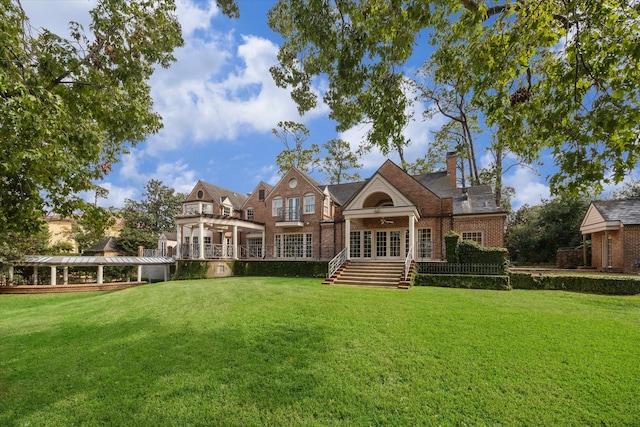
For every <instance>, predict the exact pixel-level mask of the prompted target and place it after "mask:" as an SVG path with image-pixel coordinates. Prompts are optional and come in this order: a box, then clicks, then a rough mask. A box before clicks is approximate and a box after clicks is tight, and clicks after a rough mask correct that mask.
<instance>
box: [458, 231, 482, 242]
mask: <svg viewBox="0 0 640 427" xmlns="http://www.w3.org/2000/svg"><path fill="white" fill-rule="evenodd" d="M461 237H462V240H472V241H474V242H476V243H478V244H480V245H481V244H482V231H463V232H462V236H461Z"/></svg>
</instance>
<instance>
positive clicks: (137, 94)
mask: <svg viewBox="0 0 640 427" xmlns="http://www.w3.org/2000/svg"><path fill="white" fill-rule="evenodd" d="M217 3H218V5H219V6H220V7H221V9H222V11H223V13H225V14H226V15H228V16H230V17H238V16H239V12H238V7H237V4H236V2H235V1H234V0H217ZM175 9H176V6H175V1H174V0H143V1H135V2H132V1H126V0H99V1H98V2H97V5H96V6H95V7H94V8H93V9H92V10H91V11H90V16H91V24H90V25H89V28H83V27H82V26H81V25H80V24H78V23H75V22H71V23H70V24H69V29H70V30H69V34H68V35H67V36H64V35H58V34H54V33H52V32H50V31H49V30H47V29H40V28H38V29H36V28H33V27H32V26H31V24H30V22H29V18H28V16H27V15H26V14H25V12H24V10H23V9H22V6H21V3H20V1H19V0H0V34H1V36H2V37H1V39H0V40H1V41H0V97H1V98H2V102H0V141H2V144H0V201H1V203H0V234H5V233H6V232H8V231H12V232H21V233H29V232H35V231H36V230H38V229H39V228H40V225H39V223H40V222H41V219H42V218H43V217H44V215H45V213H48V212H56V213H58V214H60V215H62V216H70V215H71V214H72V213H73V212H75V211H84V210H85V209H84V208H85V202H84V201H83V200H82V198H81V197H80V195H79V193H80V192H82V191H94V189H95V187H96V185H95V182H96V181H99V180H100V179H101V178H103V177H104V176H105V175H106V174H108V173H109V172H110V170H111V168H112V165H113V164H114V163H116V162H118V161H119V156H120V155H122V154H123V153H126V152H127V150H128V149H129V148H130V147H132V146H134V145H135V144H136V143H138V142H140V141H143V140H144V139H146V137H147V136H148V135H149V134H153V133H156V132H158V130H159V129H160V128H161V127H162V122H161V117H160V116H159V115H158V114H157V113H156V112H154V110H153V101H152V99H151V94H150V87H149V83H148V82H149V78H150V77H151V75H152V73H153V71H154V69H155V68H156V67H159V66H160V67H168V66H170V64H171V63H172V62H173V61H174V60H175V57H174V56H173V51H174V49H176V48H177V47H180V46H182V45H183V40H182V36H181V28H180V24H179V22H178V18H177V16H176V13H175Z"/></svg>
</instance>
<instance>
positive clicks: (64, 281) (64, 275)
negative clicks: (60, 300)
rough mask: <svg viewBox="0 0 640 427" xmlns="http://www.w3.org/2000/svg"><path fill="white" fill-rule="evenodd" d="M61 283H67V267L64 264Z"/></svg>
mask: <svg viewBox="0 0 640 427" xmlns="http://www.w3.org/2000/svg"><path fill="white" fill-rule="evenodd" d="M62 283H63V284H64V285H68V284H69V267H67V266H66V265H65V266H64V268H63V269H62Z"/></svg>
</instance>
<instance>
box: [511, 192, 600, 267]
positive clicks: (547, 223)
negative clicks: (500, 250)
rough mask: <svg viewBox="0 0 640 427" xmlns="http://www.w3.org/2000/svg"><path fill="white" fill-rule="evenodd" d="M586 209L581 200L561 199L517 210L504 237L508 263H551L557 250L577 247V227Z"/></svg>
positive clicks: (578, 228) (579, 242)
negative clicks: (509, 259) (508, 258)
mask: <svg viewBox="0 0 640 427" xmlns="http://www.w3.org/2000/svg"><path fill="white" fill-rule="evenodd" d="M588 206H589V201H588V200H587V199H586V198H584V197H575V196H571V195H563V196H558V197H556V198H554V199H552V200H545V201H543V203H542V204H541V205H537V206H528V205H524V206H522V207H520V209H518V210H517V211H516V212H514V213H513V214H512V215H511V218H509V221H508V225H507V232H506V234H505V245H506V247H507V249H508V250H509V254H510V257H511V260H512V261H518V262H534V263H549V262H554V261H555V259H556V252H557V250H558V248H561V247H576V246H579V245H580V244H581V243H582V237H581V233H580V224H581V223H582V219H583V217H584V215H585V213H586V211H587V208H588Z"/></svg>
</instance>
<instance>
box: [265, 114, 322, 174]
mask: <svg viewBox="0 0 640 427" xmlns="http://www.w3.org/2000/svg"><path fill="white" fill-rule="evenodd" d="M278 128H279V129H273V130H272V132H273V134H274V135H275V137H276V138H277V139H279V140H280V141H281V142H282V143H283V144H284V146H285V149H284V150H283V151H282V152H280V154H278V156H277V157H276V164H277V165H278V167H279V168H280V173H281V174H282V175H284V174H285V173H286V172H287V171H288V170H289V169H291V168H293V167H295V168H298V169H300V170H301V171H302V172H306V173H309V172H311V171H313V170H314V169H315V167H316V166H318V164H319V163H320V158H319V156H320V147H318V144H311V145H310V146H309V148H305V147H304V143H305V142H306V141H307V139H308V138H309V130H308V129H307V127H306V126H305V125H303V124H302V123H296V122H292V121H285V122H278Z"/></svg>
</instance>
